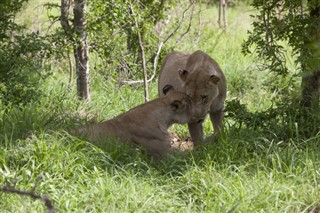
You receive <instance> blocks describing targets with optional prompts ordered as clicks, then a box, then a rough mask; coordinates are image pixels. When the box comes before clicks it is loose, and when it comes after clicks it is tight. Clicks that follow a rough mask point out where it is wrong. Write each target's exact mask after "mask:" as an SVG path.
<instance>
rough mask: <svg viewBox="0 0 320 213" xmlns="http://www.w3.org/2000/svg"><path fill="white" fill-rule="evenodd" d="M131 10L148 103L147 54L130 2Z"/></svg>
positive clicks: (145, 97)
mask: <svg viewBox="0 0 320 213" xmlns="http://www.w3.org/2000/svg"><path fill="white" fill-rule="evenodd" d="M129 9H130V11H131V13H132V18H133V21H134V24H135V25H136V28H137V33H138V41H139V47H140V55H141V59H142V70H143V84H144V100H145V102H147V101H149V91H148V76H147V67H146V59H145V54H144V46H143V41H142V36H141V33H140V31H139V24H138V21H137V20H136V14H135V12H134V10H133V6H132V4H131V2H130V8H129Z"/></svg>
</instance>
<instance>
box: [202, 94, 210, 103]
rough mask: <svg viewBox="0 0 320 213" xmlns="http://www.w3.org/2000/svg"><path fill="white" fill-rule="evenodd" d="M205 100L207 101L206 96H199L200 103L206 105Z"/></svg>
mask: <svg viewBox="0 0 320 213" xmlns="http://www.w3.org/2000/svg"><path fill="white" fill-rule="evenodd" d="M207 99H208V96H207V95H203V96H201V102H202V103H206V102H207Z"/></svg>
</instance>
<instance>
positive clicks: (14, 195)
mask: <svg viewBox="0 0 320 213" xmlns="http://www.w3.org/2000/svg"><path fill="white" fill-rule="evenodd" d="M81 2H86V1H81V0H78V1H65V0H62V1H36V0H29V1H26V0H14V1H9V0H2V1H1V5H0V11H1V14H3V15H2V17H1V19H0V57H1V60H0V78H1V81H0V146H1V149H0V186H1V191H0V196H1V199H0V209H1V211H2V212H20V211H28V212H44V211H47V210H49V211H50V210H53V209H55V210H56V211H58V212H146V211H147V212H320V199H319V197H320V195H319V192H320V190H319V187H320V178H319V177H320V125H319V123H320V113H319V79H320V77H319V76H320V74H319V70H320V69H319V67H320V66H319V62H318V61H320V60H319V53H320V51H319V46H320V45H319V41H320V40H319V38H320V37H319V32H320V31H319V26H318V24H317V23H320V22H319V17H320V9H319V8H320V6H319V3H318V1H298V0H294V1H279V0H274V1H258V0H252V1H236V2H229V5H228V9H227V23H228V25H227V26H223V24H222V26H219V24H218V22H217V21H218V16H219V15H218V7H219V2H211V1H194V2H193V1H184V0H179V1H178V0H169V1H159V0H144V1H142V0H141V1H129V0H128V1H120V0H113V1H95V0H92V1H88V2H86V6H87V8H86V13H85V16H84V17H85V20H86V25H81V23H80V22H79V23H76V20H77V15H76V14H75V11H74V10H73V9H74V7H75V4H76V3H81ZM61 5H65V6H67V7H65V8H67V9H66V10H65V11H62V9H63V7H61ZM77 8H78V7H77ZM64 12H65V13H64ZM80 12H81V11H80ZM63 14H64V15H63ZM80 16H81V14H80ZM79 20H80V19H79ZM82 20H83V19H82ZM63 21H64V22H63ZM77 24H78V25H77ZM77 26H80V28H79V27H78V28H77ZM81 26H82V27H83V28H81ZM84 38H85V40H84ZM84 41H85V42H84ZM83 42H84V43H83ZM86 45H87V46H86ZM85 47H87V50H86V48H85ZM81 48H83V49H81ZM198 49H201V50H203V51H205V52H206V53H208V54H209V55H210V56H211V57H212V58H214V59H215V60H216V61H217V62H218V63H219V65H220V67H221V69H222V70H223V72H224V73H225V75H226V79H227V84H228V95H227V100H226V109H225V111H226V116H225V120H224V125H225V130H224V133H223V135H222V136H221V138H220V140H219V143H210V144H205V145H204V146H203V147H201V148H200V149H199V150H196V151H191V152H185V153H183V154H181V153H176V154H175V155H173V156H171V157H169V158H168V159H165V160H162V161H160V162H158V161H154V160H153V159H151V158H150V157H149V156H145V155H144V154H143V153H141V152H139V151H137V152H132V151H131V150H130V149H129V148H127V147H126V146H124V145H122V144H118V143H115V142H114V141H86V140H83V139H80V138H77V137H74V136H71V135H69V134H68V133H67V132H66V130H67V129H68V128H70V127H74V126H78V125H81V124H85V123H91V122H98V121H102V120H105V119H110V118H112V117H114V116H116V115H118V114H120V113H123V112H125V111H127V110H129V109H130V108H132V107H134V106H137V105H139V104H141V103H143V102H144V101H146V100H148V99H154V98H156V97H157V72H158V70H159V66H160V64H161V60H162V59H163V57H164V56H165V55H166V54H167V53H169V52H170V51H173V50H175V51H185V52H193V51H195V50H198ZM78 50H79V51H87V53H88V58H87V59H88V61H89V63H88V68H89V69H88V70H79V69H81V68H79V66H77V54H75V53H76V52H77V51H78ZM84 59H86V58H84ZM81 73H82V74H81ZM83 73H85V74H86V75H83ZM79 75H81V76H82V77H83V76H84V78H83V79H84V80H85V81H87V82H86V83H88V82H89V84H86V85H85V87H82V86H81V85H80V84H81V82H79V80H77V79H80V77H79ZM143 80H146V81H145V82H143ZM147 80H149V81H147ZM146 82H147V83H146ZM83 88H85V89H84V90H82V89H83ZM146 88H147V90H146ZM83 91H85V92H83ZM204 129H205V134H206V135H208V134H210V133H212V131H213V130H212V126H211V123H210V121H209V120H206V121H205V123H204ZM171 130H172V131H175V132H176V133H177V134H178V135H179V136H181V137H182V138H186V137H188V130H187V127H186V126H182V125H174V126H173V127H172V129H171ZM19 194H20V195H19ZM23 194H25V195H23ZM45 195H47V197H46V196H45ZM48 200H49V201H50V202H49V204H50V203H51V207H50V205H49V204H48ZM43 204H45V205H43Z"/></svg>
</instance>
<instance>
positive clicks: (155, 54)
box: [122, 1, 194, 84]
mask: <svg viewBox="0 0 320 213" xmlns="http://www.w3.org/2000/svg"><path fill="white" fill-rule="evenodd" d="M191 6H193V9H194V2H193V1H192V2H191V3H190V5H189V6H188V7H187V8H186V9H185V10H184V11H183V13H182V17H181V19H180V21H179V23H178V25H177V27H176V28H175V29H174V30H173V31H172V32H171V33H170V34H169V35H168V36H167V37H166V38H165V39H164V41H163V42H160V43H159V45H158V50H157V52H155V53H154V54H153V56H152V57H151V58H153V57H154V63H153V72H152V76H151V77H150V78H149V79H147V83H149V82H151V81H152V80H153V79H154V77H155V76H156V71H157V66H158V62H159V56H160V53H161V50H162V47H163V46H164V45H165V44H166V43H167V42H168V41H169V39H170V38H171V37H172V36H173V35H175V34H176V32H177V31H178V30H179V29H180V27H181V24H182V22H183V20H184V18H185V15H186V13H187V11H188V10H189V9H190V8H191ZM193 9H192V11H193ZM192 13H193V12H192ZM191 20H192V18H191ZM191 20H190V21H191ZM190 27H191V26H190ZM190 27H189V29H190ZM188 31H189V30H188ZM185 34H186V33H184V34H183V36H184V35H185ZM183 36H180V39H181V38H182V37H183ZM122 82H123V83H126V84H137V83H143V82H144V81H143V80H136V81H122Z"/></svg>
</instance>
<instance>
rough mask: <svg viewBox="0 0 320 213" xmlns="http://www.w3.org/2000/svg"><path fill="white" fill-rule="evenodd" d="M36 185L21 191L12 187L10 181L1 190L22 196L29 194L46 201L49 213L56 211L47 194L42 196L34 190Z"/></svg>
mask: <svg viewBox="0 0 320 213" xmlns="http://www.w3.org/2000/svg"><path fill="white" fill-rule="evenodd" d="M37 182H38V181H37ZM36 186H37V184H36V185H35V186H34V187H33V188H32V190H30V191H21V190H19V189H16V188H14V187H12V186H11V185H10V183H9V182H7V183H6V185H4V186H2V187H1V188H0V191H2V192H6V193H13V194H18V195H22V196H29V197H31V198H33V199H35V200H41V201H42V202H44V205H45V206H46V207H47V209H48V213H55V209H54V206H53V204H52V202H51V200H50V199H49V197H48V196H47V195H44V196H40V195H38V194H36V193H35V192H34V190H35V188H36Z"/></svg>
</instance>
